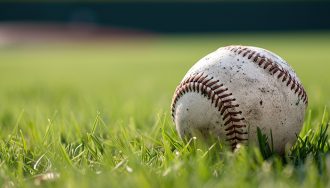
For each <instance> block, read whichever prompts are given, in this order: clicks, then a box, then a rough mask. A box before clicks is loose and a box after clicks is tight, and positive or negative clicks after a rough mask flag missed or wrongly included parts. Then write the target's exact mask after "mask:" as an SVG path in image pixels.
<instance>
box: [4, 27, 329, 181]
mask: <svg viewBox="0 0 330 188" xmlns="http://www.w3.org/2000/svg"><path fill="white" fill-rule="evenodd" d="M329 35H330V34H329V33H272V34H271V33H269V34H262V33H257V34H245V35H243V34H235V35H234V34H233V35H229V34H226V35H225V34H223V35H209V36H161V37H150V38H141V39H139V38H133V39H129V40H127V39H126V40H109V41H106V42H88V43H73V44H70V43H53V44H34V45H32V44H19V43H18V44H11V45H6V46H2V47H1V48H0V91H1V92H0V101H1V102H0V125H1V129H0V185H1V187H35V186H37V185H40V186H43V187H92V186H93V187H214V186H222V187H243V186H244V187H255V186H260V187H312V186H317V187H327V186H329V184H330V183H329V180H328V177H329V174H330V156H329V138H328V129H327V128H328V120H329V117H328V110H327V109H326V107H327V106H329V104H330V100H329V98H328V96H329V95H330V87H329V83H328V80H329V79H330V75H329V74H328V70H329V68H330V65H329V62H330V55H329V51H330V46H329V44H330V37H329ZM229 44H244V45H255V46H260V47H264V48H267V49H270V50H272V51H274V52H276V53H278V54H280V55H281V56H282V57H283V58H285V59H286V60H287V61H288V62H289V63H290V64H291V65H292V66H293V67H294V68H295V70H296V71H297V73H298V75H299V76H300V78H301V80H302V82H303V83H304V86H305V89H306V90H307V92H308V94H309V99H310V100H309V101H310V103H309V107H308V110H307V114H306V119H305V123H304V127H303V129H302V131H301V133H300V135H299V139H297V140H298V141H297V143H296V145H295V146H293V147H292V148H291V152H289V153H287V154H286V155H285V156H283V157H281V156H277V155H276V154H273V153H272V150H271V145H267V143H269V142H271V138H268V139H266V138H265V137H264V136H263V135H262V133H260V134H259V138H260V140H261V141H262V142H264V143H263V144H261V146H260V147H249V148H246V147H242V148H241V149H240V150H239V151H238V152H235V153H232V152H230V151H228V150H227V149H226V148H224V147H223V146H222V145H221V143H215V144H214V145H212V146H211V147H208V146H205V145H203V144H202V143H200V142H199V141H198V140H190V141H189V144H185V143H183V142H182V141H181V140H180V139H179V137H178V135H177V133H176V131H175V128H174V125H173V123H172V121H171V118H170V114H169V113H170V112H169V106H170V102H171V97H172V94H173V92H174V89H175V87H176V85H177V84H178V82H179V81H180V80H181V78H182V77H183V75H184V74H185V72H186V71H187V70H188V69H189V67H190V66H192V64H193V63H195V62H196V61H197V60H198V59H199V58H201V57H202V56H204V55H205V54H207V53H208V52H211V51H213V50H215V49H216V48H218V47H220V46H224V45H229ZM266 141H268V142H266Z"/></svg>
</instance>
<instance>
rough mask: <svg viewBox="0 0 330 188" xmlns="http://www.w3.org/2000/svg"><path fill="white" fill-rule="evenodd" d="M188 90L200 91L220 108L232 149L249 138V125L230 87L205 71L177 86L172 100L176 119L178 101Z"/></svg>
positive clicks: (173, 115)
mask: <svg viewBox="0 0 330 188" xmlns="http://www.w3.org/2000/svg"><path fill="white" fill-rule="evenodd" d="M188 92H196V93H200V94H201V95H203V96H204V97H207V98H208V100H210V101H211V105H213V104H214V107H215V108H217V109H218V111H219V112H220V114H221V117H222V120H223V122H224V126H225V131H226V136H227V139H226V140H227V141H229V142H230V143H231V147H232V149H235V148H236V146H237V144H238V143H240V142H242V141H245V140H247V138H245V135H247V134H248V132H247V126H246V124H245V123H244V120H245V119H244V117H238V116H241V114H242V111H240V110H238V107H239V104H235V103H234V101H236V98H234V97H233V95H232V93H229V91H228V88H226V87H225V86H224V85H223V84H219V80H215V79H213V77H211V78H210V77H209V76H208V75H204V73H199V74H195V75H192V76H190V77H188V78H186V79H185V80H184V81H182V82H181V84H180V85H179V86H178V87H177V88H176V91H175V95H174V97H173V100H172V105H171V106H172V118H173V120H175V110H176V103H177V102H178V100H179V99H180V98H181V97H182V96H183V95H184V94H185V93H188Z"/></svg>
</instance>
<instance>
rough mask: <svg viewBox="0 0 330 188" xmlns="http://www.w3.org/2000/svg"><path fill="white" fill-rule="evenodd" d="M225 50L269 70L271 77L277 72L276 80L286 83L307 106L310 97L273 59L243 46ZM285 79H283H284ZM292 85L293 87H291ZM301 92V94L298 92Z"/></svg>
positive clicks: (230, 47) (229, 47)
mask: <svg viewBox="0 0 330 188" xmlns="http://www.w3.org/2000/svg"><path fill="white" fill-rule="evenodd" d="M225 49H227V50H229V51H231V52H234V53H236V54H237V55H241V56H242V57H246V56H247V58H248V59H250V60H252V61H253V62H254V63H256V64H257V65H258V66H259V67H260V68H263V69H268V72H269V73H270V74H271V75H275V74H276V73H277V72H279V74H278V75H277V76H276V78H277V79H278V80H280V81H282V82H286V86H287V87H289V88H290V89H291V90H292V91H293V92H294V93H295V94H297V96H298V97H299V98H300V99H301V100H302V101H303V102H304V103H305V104H306V105H307V104H308V97H307V93H306V91H305V89H304V87H303V86H302V85H301V84H300V83H299V82H298V81H297V80H296V79H295V78H294V77H293V76H292V75H291V74H290V73H289V72H288V71H287V70H285V69H284V68H283V67H282V66H281V65H279V64H276V63H275V62H274V61H272V60H271V59H268V58H266V57H265V56H262V55H260V54H259V53H257V52H256V51H254V50H253V49H250V48H247V47H244V48H243V47H242V46H228V47H226V48H225ZM282 77H283V78H282ZM290 84H292V85H291V87H290ZM298 91H299V92H298Z"/></svg>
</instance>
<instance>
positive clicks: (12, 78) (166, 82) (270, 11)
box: [0, 0, 330, 127]
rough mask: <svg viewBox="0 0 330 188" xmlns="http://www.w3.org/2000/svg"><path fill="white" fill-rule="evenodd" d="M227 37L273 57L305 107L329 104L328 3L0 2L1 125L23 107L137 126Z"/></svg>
mask: <svg viewBox="0 0 330 188" xmlns="http://www.w3.org/2000/svg"><path fill="white" fill-rule="evenodd" d="M231 44H242V45H253V46H259V47H262V48H266V49H269V50H271V51H274V52H275V53H277V54H279V55H280V56H282V57H283V58H284V59H286V60H287V61H288V62H289V63H290V64H291V65H292V66H293V67H294V69H295V70H296V71H297V73H298V75H299V77H300V78H301V80H302V82H303V83H304V85H305V87H306V90H307V92H308V94H309V97H310V109H312V110H313V113H314V112H315V114H322V113H320V112H322V111H323V109H324V106H327V105H329V99H328V98H327V96H329V95H330V88H329V83H328V80H329V79H330V76H329V74H328V70H329V68H330V64H329V63H330V53H329V52H330V1H316V0H313V1H312V0H310V1H308V0H287V1H284V0H283V1H275V0H248V1H243V0H242V1H241V0H234V1H227V0H208V1H202V0H194V1H187V0H179V1H174V0H171V1H165V0H157V1H147V0H143V1H138V0H124V1H119V0H114V1H102V0H100V1H80V2H79V1H64V0H62V1H59V2H55V1H50V2H46V1H33V2H32V1H31V2H30V1H28V0H27V1H16V2H12V1H1V2H0V90H1V94H0V100H1V105H0V112H1V113H0V114H1V116H2V117H0V118H1V119H2V120H1V121H2V124H4V125H10V122H12V121H14V120H15V118H17V114H19V112H20V111H21V109H25V110H26V111H28V112H30V113H31V116H33V115H34V114H36V113H37V114H38V113H39V114H42V115H45V114H46V116H49V117H50V116H52V114H53V113H54V112H55V111H56V112H59V113H61V112H62V113H63V114H64V115H63V116H65V114H68V112H70V113H71V112H72V113H73V114H74V117H81V119H82V120H81V121H82V122H84V120H88V121H89V120H90V119H93V117H95V114H96V111H99V112H101V113H102V114H103V115H104V116H105V118H104V119H108V121H112V120H113V121H119V120H122V118H124V119H125V121H126V120H127V121H130V120H129V119H130V117H134V118H135V120H134V121H136V123H137V124H138V125H140V126H138V127H144V125H145V124H146V122H148V120H150V122H151V121H152V119H153V118H154V116H155V114H156V113H159V112H165V113H169V105H170V102H171V97H172V94H173V92H174V89H175V87H176V85H177V84H178V83H179V81H180V80H181V79H182V77H183V75H184V74H185V73H186V71H187V70H188V69H189V67H191V66H192V65H193V64H194V63H195V62H197V61H198V60H199V59H200V58H201V57H203V56H205V55H206V54H207V53H210V52H212V51H214V50H216V49H217V48H219V47H221V46H226V45H231ZM82 109H83V110H82ZM81 114H85V115H81ZM40 116H41V115H40ZM42 119H43V118H42ZM77 119H78V120H77V121H79V118H77ZM44 120H45V121H46V120H47V119H46V118H44Z"/></svg>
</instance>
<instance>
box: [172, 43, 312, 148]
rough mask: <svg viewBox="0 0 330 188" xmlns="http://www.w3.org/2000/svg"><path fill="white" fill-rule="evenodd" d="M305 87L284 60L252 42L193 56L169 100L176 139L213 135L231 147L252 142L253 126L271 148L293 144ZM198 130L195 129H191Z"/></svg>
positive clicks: (301, 116) (303, 107) (254, 138)
mask: <svg viewBox="0 0 330 188" xmlns="http://www.w3.org/2000/svg"><path fill="white" fill-rule="evenodd" d="M307 104H308V98H307V94H306V91H305V90H304V88H303V86H302V84H301V82H300V80H299V78H298V77H297V75H296V73H295V72H294V70H293V69H292V68H291V67H290V65H289V64H288V63H287V62H286V61H285V60H283V59H282V58H281V57H279V56H278V55H276V54H274V53H272V52H270V51H268V50H265V49H262V48H258V47H252V46H227V47H222V48H219V49H218V50H216V51H215V52H212V53H210V54H208V55H207V56H205V57H204V58H202V59H201V60H199V61H198V62H197V63H196V64H195V65H194V66H193V67H192V68H191V69H190V70H189V71H188V73H187V74H186V75H185V76H184V78H183V80H182V81H181V83H180V84H179V85H178V87H177V88H176V90H175V93H174V96H173V99H172V105H171V108H172V118H173V121H174V123H175V125H176V129H177V132H178V134H179V135H180V137H181V138H186V139H189V138H191V137H193V136H196V135H198V136H201V137H203V138H204V139H207V138H209V137H211V136H216V138H219V139H220V140H223V142H224V143H226V144H228V145H229V146H230V147H232V149H235V148H237V146H238V144H252V143H254V144H257V143H258V138H257V127H259V128H260V129H261V131H262V133H263V134H266V135H267V136H268V140H269V141H270V130H271V131H272V138H273V147H274V151H275V152H278V153H283V152H284V150H285V147H286V145H290V144H293V143H294V142H295V140H296V138H297V135H298V134H299V132H300V130H301V127H302V125H303V122H304V115H305V110H306V107H307ZM196 133H198V134H196Z"/></svg>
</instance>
